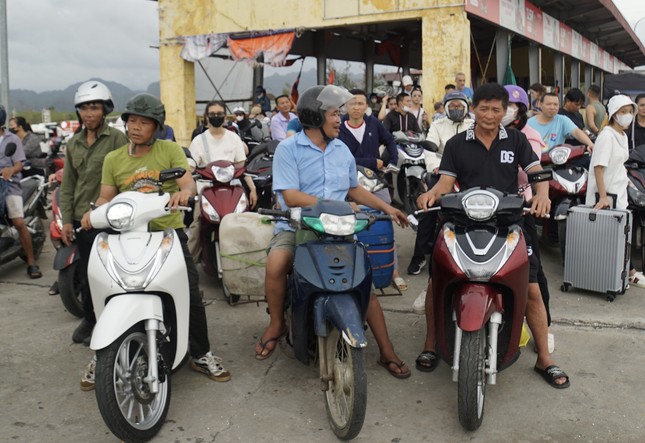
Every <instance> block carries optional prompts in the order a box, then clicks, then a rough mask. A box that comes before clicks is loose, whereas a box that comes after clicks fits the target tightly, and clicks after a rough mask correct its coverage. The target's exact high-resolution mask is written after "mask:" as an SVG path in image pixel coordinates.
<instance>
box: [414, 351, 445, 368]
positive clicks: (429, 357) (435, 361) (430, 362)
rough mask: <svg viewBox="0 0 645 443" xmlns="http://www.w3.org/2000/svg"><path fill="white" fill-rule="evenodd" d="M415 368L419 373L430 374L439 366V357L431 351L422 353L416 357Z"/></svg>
mask: <svg viewBox="0 0 645 443" xmlns="http://www.w3.org/2000/svg"><path fill="white" fill-rule="evenodd" d="M415 366H416V368H417V370H419V371H421V372H432V371H434V370H435V369H437V366H439V356H438V355H437V353H436V352H433V351H423V352H422V353H421V354H419V356H418V357H417V359H416V361H415Z"/></svg>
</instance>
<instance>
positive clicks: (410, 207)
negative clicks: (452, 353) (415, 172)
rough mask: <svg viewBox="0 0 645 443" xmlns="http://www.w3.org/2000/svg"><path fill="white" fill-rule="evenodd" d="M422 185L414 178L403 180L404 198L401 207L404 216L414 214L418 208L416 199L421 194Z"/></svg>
mask: <svg viewBox="0 0 645 443" xmlns="http://www.w3.org/2000/svg"><path fill="white" fill-rule="evenodd" d="M423 191H424V188H423V183H422V181H421V180H419V179H418V178H416V177H406V179H405V198H404V199H403V205H404V209H405V213H406V214H412V213H414V212H415V211H416V210H417V209H419V208H418V206H417V197H418V196H419V195H421V193H423Z"/></svg>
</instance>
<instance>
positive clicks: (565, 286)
mask: <svg viewBox="0 0 645 443" xmlns="http://www.w3.org/2000/svg"><path fill="white" fill-rule="evenodd" d="M570 287H571V285H570V284H569V283H562V286H560V290H561V291H562V292H569V288H570Z"/></svg>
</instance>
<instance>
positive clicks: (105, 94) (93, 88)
mask: <svg viewBox="0 0 645 443" xmlns="http://www.w3.org/2000/svg"><path fill="white" fill-rule="evenodd" d="M91 102H101V103H103V111H104V113H105V115H108V114H109V113H110V112H112V111H114V101H112V93H111V92H110V90H109V89H108V87H107V86H105V85H104V84H103V83H101V82H97V81H95V80H90V81H89V82H85V83H83V84H81V85H80V86H79V87H78V89H77V90H76V93H75V94H74V107H75V108H78V107H79V106H81V105H82V104H83V103H91Z"/></svg>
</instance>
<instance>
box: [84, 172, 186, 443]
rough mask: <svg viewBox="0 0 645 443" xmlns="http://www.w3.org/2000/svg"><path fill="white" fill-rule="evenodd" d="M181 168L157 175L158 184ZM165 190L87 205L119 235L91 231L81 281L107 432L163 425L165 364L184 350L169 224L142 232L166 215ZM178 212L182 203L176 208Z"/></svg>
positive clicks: (173, 363)
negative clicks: (90, 312)
mask: <svg viewBox="0 0 645 443" xmlns="http://www.w3.org/2000/svg"><path fill="white" fill-rule="evenodd" d="M184 173H185V170H184V169H182V168H174V169H169V170H166V171H162V172H161V173H160V178H159V182H160V183H162V182H165V181H169V180H174V179H177V178H179V177H181V176H183V175H184ZM169 200H170V194H168V193H163V192H161V191H160V192H159V193H157V194H143V193H140V192H124V193H121V194H119V195H117V196H116V197H115V198H114V199H113V200H112V201H111V202H110V203H107V204H105V205H102V206H100V207H98V208H96V209H94V210H93V211H92V213H91V215H90V220H91V223H92V226H93V227H94V228H97V229H113V230H115V231H119V234H107V233H101V234H99V235H98V236H97V237H96V240H95V242H94V245H93V247H92V252H91V255H90V259H89V268H88V269H89V275H88V277H89V284H90V289H91V292H92V301H93V302H94V310H95V312H96V316H97V318H98V321H97V323H96V326H95V327H94V332H93V334H92V341H91V343H90V348H91V349H93V350H94V351H96V359H97V361H96V372H95V381H96V400H97V402H98V406H99V410H100V412H101V416H102V417H103V420H104V421H105V424H106V425H107V426H108V428H109V429H110V431H112V433H113V434H114V435H115V436H116V437H118V438H120V439H122V440H124V441H147V440H150V439H151V438H153V437H154V436H155V435H156V434H157V432H158V431H159V429H160V428H161V426H162V425H163V423H164V420H165V417H166V414H167V413H168V406H169V404H170V375H171V370H175V369H178V368H179V366H180V365H181V363H182V361H184V360H185V357H186V356H187V353H188V320H189V297H188V292H189V289H188V274H187V271H186V264H185V261H184V255H183V252H182V248H181V243H180V240H179V239H178V238H177V235H176V233H175V231H174V229H166V230H165V231H163V232H161V231H160V232H148V222H150V221H151V220H154V219H156V218H158V217H161V216H163V215H166V214H168V211H169V210H168V208H167V207H166V205H167V204H168V202H169ZM180 209H182V210H189V209H190V208H186V207H181V208H180Z"/></svg>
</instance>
